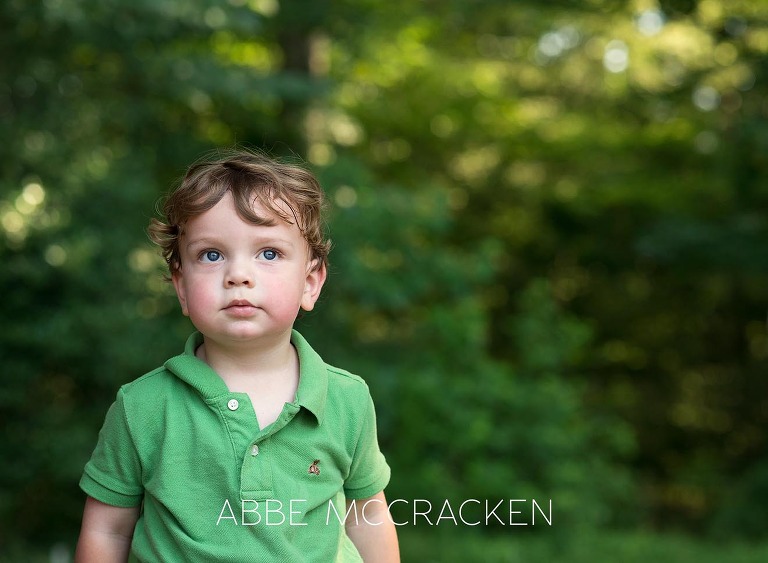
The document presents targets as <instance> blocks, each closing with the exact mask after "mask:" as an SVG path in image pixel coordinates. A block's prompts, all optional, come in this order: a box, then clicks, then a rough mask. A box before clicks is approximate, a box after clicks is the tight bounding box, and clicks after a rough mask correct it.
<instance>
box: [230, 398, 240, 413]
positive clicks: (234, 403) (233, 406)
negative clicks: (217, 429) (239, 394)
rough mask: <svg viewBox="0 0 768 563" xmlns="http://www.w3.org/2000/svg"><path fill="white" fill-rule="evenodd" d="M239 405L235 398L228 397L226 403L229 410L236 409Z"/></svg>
mask: <svg viewBox="0 0 768 563" xmlns="http://www.w3.org/2000/svg"><path fill="white" fill-rule="evenodd" d="M239 406H240V403H238V402H237V399H230V400H229V402H228V403H227V408H228V409H229V410H231V411H236V410H237V407H239Z"/></svg>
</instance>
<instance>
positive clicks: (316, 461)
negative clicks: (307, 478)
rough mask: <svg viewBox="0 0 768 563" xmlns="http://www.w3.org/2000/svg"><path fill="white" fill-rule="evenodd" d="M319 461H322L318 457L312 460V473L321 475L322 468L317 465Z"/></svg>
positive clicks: (310, 467)
mask: <svg viewBox="0 0 768 563" xmlns="http://www.w3.org/2000/svg"><path fill="white" fill-rule="evenodd" d="M318 463H320V460H319V459H316V460H315V461H313V462H312V465H310V466H309V473H310V475H320V468H319V467H318V466H317V464H318Z"/></svg>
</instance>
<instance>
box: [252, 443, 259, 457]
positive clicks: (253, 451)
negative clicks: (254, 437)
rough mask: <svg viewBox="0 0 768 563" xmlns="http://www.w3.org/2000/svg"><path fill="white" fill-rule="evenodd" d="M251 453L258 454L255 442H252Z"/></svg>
mask: <svg viewBox="0 0 768 563" xmlns="http://www.w3.org/2000/svg"><path fill="white" fill-rule="evenodd" d="M251 455H259V446H257V445H256V444H254V445H253V447H252V448H251Z"/></svg>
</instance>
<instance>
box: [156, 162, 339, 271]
mask: <svg viewBox="0 0 768 563" xmlns="http://www.w3.org/2000/svg"><path fill="white" fill-rule="evenodd" d="M227 192H231V193H232V196H233V198H234V201H235V208H236V209H237V213H238V215H240V217H242V218H243V220H245V221H248V222H250V223H253V224H255V225H274V224H275V222H274V220H272V219H270V218H265V217H260V216H259V215H256V213H254V211H253V204H254V203H256V202H258V203H259V204H260V205H262V206H263V207H264V208H265V209H267V210H269V211H270V212H272V213H273V214H274V215H275V216H277V217H279V218H280V219H282V220H284V221H286V222H287V223H291V224H294V223H295V224H296V225H297V226H298V228H299V230H300V231H301V234H302V235H303V237H304V239H305V240H306V241H307V244H308V245H309V251H310V258H311V259H313V260H315V261H316V264H315V267H316V268H319V267H320V266H327V264H328V253H329V252H330V248H331V242H330V240H328V239H327V238H326V236H325V233H324V229H323V211H324V208H325V196H324V194H323V190H322V188H321V187H320V184H319V183H318V181H317V179H316V178H315V177H314V176H313V175H312V173H310V172H309V171H307V170H305V169H304V168H302V167H301V166H297V165H295V164H287V163H282V162H278V161H277V160H274V159H272V158H270V157H268V156H266V155H263V154H260V153H257V152H254V151H250V150H243V149H232V150H227V151H223V152H222V151H219V152H216V153H213V154H211V155H209V156H208V157H204V158H203V159H201V160H199V161H198V162H196V163H194V164H193V165H192V166H190V167H189V170H187V173H186V175H185V176H184V179H183V180H182V182H181V184H180V185H179V186H178V187H177V188H176V189H175V190H173V191H172V192H171V193H170V194H169V195H168V196H167V197H166V198H165V200H164V201H163V202H162V207H161V209H160V212H161V213H162V215H163V217H164V220H159V219H152V220H151V221H150V224H149V227H148V233H149V238H150V239H151V240H152V241H153V242H154V243H155V244H157V245H158V246H160V249H161V252H162V255H163V258H165V261H166V263H167V264H168V268H169V271H170V273H171V274H173V273H174V272H176V271H178V270H179V269H180V268H181V255H180V253H179V239H180V238H181V236H182V235H183V234H184V225H185V224H186V223H187V221H189V220H190V219H192V218H193V217H196V216H198V215H200V214H201V213H205V212H206V211H208V210H209V209H211V208H212V207H214V206H215V205H216V204H217V203H218V202H219V201H220V200H221V198H223V197H224V195H225V194H226V193H227ZM278 203H282V204H284V206H281V205H278ZM285 206H287V208H288V210H289V211H290V214H289V213H287V212H286V211H285Z"/></svg>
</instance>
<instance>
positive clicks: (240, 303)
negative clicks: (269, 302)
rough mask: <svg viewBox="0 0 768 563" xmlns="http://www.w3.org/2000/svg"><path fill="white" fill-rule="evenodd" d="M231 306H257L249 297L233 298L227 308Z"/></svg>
mask: <svg viewBox="0 0 768 563" xmlns="http://www.w3.org/2000/svg"><path fill="white" fill-rule="evenodd" d="M230 307H255V305H254V304H253V303H251V302H250V301H248V300H247V299H233V300H232V301H230V302H229V303H228V304H227V306H226V307H225V309H229V308H230Z"/></svg>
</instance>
